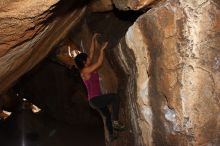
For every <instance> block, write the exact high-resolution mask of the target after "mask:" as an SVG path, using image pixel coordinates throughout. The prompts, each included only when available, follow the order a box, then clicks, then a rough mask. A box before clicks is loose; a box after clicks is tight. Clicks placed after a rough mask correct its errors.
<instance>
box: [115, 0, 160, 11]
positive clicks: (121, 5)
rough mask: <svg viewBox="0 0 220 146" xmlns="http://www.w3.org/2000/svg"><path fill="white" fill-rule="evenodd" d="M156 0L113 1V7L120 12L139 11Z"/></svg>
mask: <svg viewBox="0 0 220 146" xmlns="http://www.w3.org/2000/svg"><path fill="white" fill-rule="evenodd" d="M154 1H157V0H113V3H114V5H115V6H116V7H117V8H118V9H121V10H139V9H141V8H144V7H146V6H148V5H149V4H151V3H152V2H154Z"/></svg>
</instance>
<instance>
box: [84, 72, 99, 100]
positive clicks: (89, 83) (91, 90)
mask: <svg viewBox="0 0 220 146" xmlns="http://www.w3.org/2000/svg"><path fill="white" fill-rule="evenodd" d="M83 82H84V84H85V85H86V88H87V92H88V100H91V99H92V98H93V97H95V96H100V95H101V89H100V84H99V74H98V73H97V72H93V73H92V74H91V77H90V79H89V80H83Z"/></svg>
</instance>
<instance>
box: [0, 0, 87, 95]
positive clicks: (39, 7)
mask: <svg viewBox="0 0 220 146" xmlns="http://www.w3.org/2000/svg"><path fill="white" fill-rule="evenodd" d="M0 4H1V5H0V22H1V25H0V28H1V29H0V38H1V39H0V48H1V49H0V66H1V68H0V94H2V93H3V92H4V91H6V90H7V89H8V88H9V87H11V86H12V84H13V83H14V82H15V81H16V80H17V79H18V78H19V77H20V76H21V75H23V74H24V73H25V72H27V71H29V70H30V69H31V68H33V67H34V66H35V65H36V64H38V63H39V62H40V61H41V60H42V59H43V58H44V57H45V56H46V55H47V54H48V52H49V51H50V50H51V49H52V47H53V46H54V45H55V44H57V43H58V42H59V41H60V40H61V39H63V38H64V37H65V36H66V34H67V33H68V32H69V30H70V28H71V27H72V26H73V25H74V24H76V23H77V22H78V20H79V19H80V18H81V17H82V15H83V14H84V13H85V7H83V6H81V4H78V3H76V1H71V2H69V3H65V2H63V1H58V0H50V1H47V2H45V1H44V0H40V1H30V0H22V1H2V2H1V3H0ZM77 7H79V8H78V9H76V8H77Z"/></svg>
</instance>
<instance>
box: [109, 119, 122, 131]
mask: <svg viewBox="0 0 220 146" xmlns="http://www.w3.org/2000/svg"><path fill="white" fill-rule="evenodd" d="M112 127H113V128H114V130H117V131H124V130H125V125H123V124H121V123H119V122H118V121H113V122H112Z"/></svg>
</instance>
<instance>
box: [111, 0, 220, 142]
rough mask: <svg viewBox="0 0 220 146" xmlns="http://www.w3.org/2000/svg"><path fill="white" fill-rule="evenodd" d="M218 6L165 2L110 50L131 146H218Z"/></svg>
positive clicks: (210, 2) (203, 2) (151, 11)
mask: <svg viewBox="0 0 220 146" xmlns="http://www.w3.org/2000/svg"><path fill="white" fill-rule="evenodd" d="M219 6H220V5H219V2H217V1H212V0H207V1H195V0H193V1H190V2H189V1H187V2H186V1H182V0H180V1H177V0H176V1H167V2H165V3H163V4H160V5H159V6H158V7H155V8H153V9H151V10H149V11H148V12H147V13H146V14H144V15H142V16H141V17H140V18H139V19H138V20H137V21H136V22H135V23H134V25H133V26H132V27H130V28H129V30H128V32H127V34H126V38H125V41H126V43H125V42H124V40H122V41H121V43H119V45H118V47H117V48H116V52H115V54H116V56H119V57H117V58H118V61H117V62H119V63H120V65H121V68H122V69H123V72H124V73H125V74H126V75H127V76H128V82H127V89H126V93H127V95H128V102H127V103H126V104H127V105H126V106H128V107H129V109H128V111H130V117H131V121H132V123H133V132H134V133H135V135H137V137H136V139H137V138H138V137H139V136H140V137H139V139H142V141H143V142H142V143H140V142H141V140H137V141H136V143H138V142H139V144H137V145H158V146H159V145H173V146H174V145H175V146H176V145H219V144H220V139H219V137H220V136H219V130H220V124H219V118H220V117H219V115H220V114H219V113H220V102H219V101H220V96H219V95H220V94H219V93H220V89H219V84H220V80H219V76H220V70H219V67H220V66H219V65H220V64H219V55H220V53H219V52H220V50H219V43H218V42H219V41H220V38H219V32H220V27H219V24H220V21H219V20H220V19H219V17H220V9H219ZM127 46H128V47H127ZM119 52H120V53H119ZM128 52H132V53H129V54H133V55H132V56H133V57H134V59H131V58H132V57H131V55H129V54H128ZM128 58H129V59H128ZM134 64H135V66H134ZM121 81H123V80H119V82H121ZM139 130H140V131H141V134H139V133H140V131H139ZM141 137H142V138H141Z"/></svg>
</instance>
